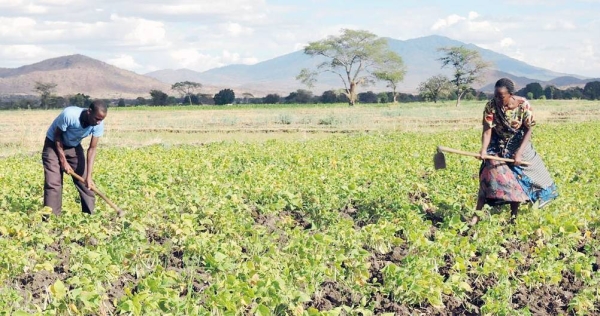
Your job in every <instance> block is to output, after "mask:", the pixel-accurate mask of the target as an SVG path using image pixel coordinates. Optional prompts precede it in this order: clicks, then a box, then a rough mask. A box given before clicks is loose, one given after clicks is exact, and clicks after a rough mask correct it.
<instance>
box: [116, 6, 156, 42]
mask: <svg viewBox="0 0 600 316" xmlns="http://www.w3.org/2000/svg"><path fill="white" fill-rule="evenodd" d="M110 18H111V20H112V21H115V22H117V23H116V26H117V27H119V28H120V29H121V32H123V33H124V35H123V36H122V40H123V41H124V42H123V44H124V45H142V46H163V45H165V44H167V43H166V41H165V40H166V30H165V26H164V24H163V23H162V22H158V21H150V20H146V19H140V18H132V17H120V16H118V15H116V14H113V15H111V17H110ZM113 28H114V31H116V32H118V31H119V30H117V29H116V28H115V27H113Z"/></svg>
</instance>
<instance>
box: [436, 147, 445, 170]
mask: <svg viewBox="0 0 600 316" xmlns="http://www.w3.org/2000/svg"><path fill="white" fill-rule="evenodd" d="M433 166H434V167H435V170H439V169H446V156H444V153H443V152H442V151H441V150H440V149H439V148H438V150H437V153H435V155H433Z"/></svg>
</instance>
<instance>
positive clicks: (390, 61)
mask: <svg viewBox="0 0 600 316" xmlns="http://www.w3.org/2000/svg"><path fill="white" fill-rule="evenodd" d="M377 68H378V69H377V70H376V71H375V72H373V75H374V76H375V78H377V79H378V80H381V81H383V82H385V83H386V84H387V87H388V88H390V89H392V96H393V98H394V99H393V101H394V103H396V102H398V101H397V99H398V91H397V89H398V85H399V84H400V82H402V81H403V80H404V75H405V74H406V67H404V62H403V61H402V57H400V55H398V54H396V53H395V52H393V51H388V52H387V54H385V55H384V57H383V59H382V61H381V63H380V64H379V65H378V67H377Z"/></svg>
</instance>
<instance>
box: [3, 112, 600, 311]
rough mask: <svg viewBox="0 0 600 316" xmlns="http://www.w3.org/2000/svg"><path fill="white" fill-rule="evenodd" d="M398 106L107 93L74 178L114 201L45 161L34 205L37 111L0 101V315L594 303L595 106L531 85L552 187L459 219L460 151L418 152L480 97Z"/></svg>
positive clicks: (597, 278) (465, 207) (472, 165)
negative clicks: (531, 199) (227, 103)
mask: <svg viewBox="0 0 600 316" xmlns="http://www.w3.org/2000/svg"><path fill="white" fill-rule="evenodd" d="M403 106H404V105H400V106H389V107H374V106H373V107H356V108H353V109H348V108H346V107H342V106H338V107H330V108H318V107H314V108H311V107H301V108H294V107H279V108H276V109H269V108H266V107H264V108H261V107H258V108H255V109H243V108H230V109H218V110H216V109H214V108H213V109H210V110H208V109H199V108H195V109H185V110H174V109H173V108H169V109H164V110H163V109H147V108H146V109H114V110H113V109H111V110H109V116H108V118H107V121H106V124H107V134H106V137H105V139H103V140H102V141H103V148H101V149H100V150H99V151H98V156H97V158H96V164H95V168H94V180H95V182H96V185H97V186H98V188H99V189H100V190H102V191H103V192H104V193H106V195H107V196H109V197H110V198H111V199H112V200H113V201H114V202H115V203H116V204H117V205H119V206H120V207H121V208H122V209H124V210H125V212H126V213H125V215H124V216H123V217H118V216H116V213H115V211H113V210H112V209H110V208H109V207H108V205H106V204H105V203H104V202H103V201H102V200H100V199H98V201H97V209H96V214H94V215H91V216H90V215H86V214H82V213H81V211H80V206H79V204H78V201H77V194H76V189H75V187H74V186H73V185H71V184H70V183H69V182H70V180H69V181H66V180H67V179H66V178H65V189H64V190H65V193H64V195H63V214H62V215H61V216H60V217H54V216H51V217H50V218H49V219H48V220H47V221H44V220H43V218H44V215H45V214H47V213H48V209H44V208H43V207H42V193H43V170H42V165H41V163H40V155H39V151H40V150H41V148H37V147H41V141H39V139H43V135H44V131H45V128H46V127H47V125H48V124H49V123H50V121H51V120H52V118H53V117H54V116H55V115H56V114H57V112H56V111H55V112H51V113H47V112H45V111H33V112H28V111H11V112H1V113H0V132H2V134H0V135H2V136H1V137H2V146H1V147H0V156H4V158H0V215H1V216H2V221H0V249H2V251H0V314H7V315H11V314H12V315H130V314H132V315H246V314H248V315H381V314H388V315H410V314H415V315H420V314H422V315H476V314H487V315H560V314H565V315H570V314H580V315H599V314H600V272H599V271H598V267H599V265H600V158H599V156H598V152H599V151H598V148H599V147H598V144H599V143H600V120H599V119H598V116H599V114H600V105H599V104H597V103H592V102H573V103H568V104H566V105H565V104H562V105H561V104H559V103H552V102H548V103H545V104H540V105H539V107H538V108H539V109H540V110H539V112H537V113H539V115H538V117H539V120H538V122H539V123H540V124H539V126H538V127H536V128H535V130H534V136H533V142H534V146H535V148H536V149H537V151H538V152H539V153H540V155H541V156H542V157H543V159H544V162H545V164H546V165H547V167H548V169H549V171H550V173H551V175H552V176H553V178H554V179H555V181H556V183H557V185H558V187H559V194H560V196H559V198H558V199H557V200H555V201H554V202H553V203H551V204H550V205H548V206H547V207H545V208H543V209H538V208H536V207H535V206H523V207H522V209H521V212H520V214H519V217H518V218H517V220H516V222H515V223H514V224H509V213H510V212H508V208H507V207H499V208H485V209H484V210H483V211H482V212H481V213H480V215H481V217H482V220H481V221H480V222H479V223H478V224H477V225H475V226H474V227H472V228H469V227H468V226H467V224H466V222H465V220H464V218H467V217H470V216H472V215H473V214H474V211H473V210H474V207H475V198H476V193H477V188H478V170H479V164H480V162H479V161H477V160H475V159H474V158H471V157H462V156H456V155H454V156H453V155H447V157H446V160H447V165H448V167H447V169H444V170H437V171H436V170H434V168H433V161H432V157H433V154H434V151H435V147H436V146H437V145H445V146H448V147H453V148H458V149H463V150H468V151H477V150H478V149H479V146H480V143H479V142H480V128H479V125H478V123H479V122H480V120H481V118H480V115H481V110H482V104H481V103H480V102H478V103H475V102H473V103H465V105H464V106H463V107H461V108H458V109H455V108H454V107H452V105H449V104H446V105H438V106H431V105H430V107H419V106H417V105H414V106H412V105H411V106H406V107H403ZM534 106H536V105H535V104H534ZM561 113H562V114H561ZM284 116H286V117H284ZM161 117H162V119H161ZM307 117H310V118H311V120H310V122H309V121H308V119H306V120H303V119H305V118H307ZM328 117H329V118H330V119H331V124H326V123H323V122H324V121H325V120H326V119H327V118H328ZM561 117H563V118H561ZM233 118H235V120H234V119H233ZM284 118H287V119H285V120H284ZM344 118H347V119H346V120H344ZM228 120H230V121H228ZM453 120H454V121H453ZM288 121H289V123H286V122H288ZM11 122H12V123H11ZM157 122H162V124H163V125H160V124H159V123H157ZM211 122H213V123H214V124H211ZM325 122H327V121H325ZM457 122H459V123H460V124H457ZM10 124H13V127H12V128H13V130H12V131H13V132H12V134H11V136H7V135H8V134H7V131H10V128H11V127H10V126H11V125H10ZM34 127H35V128H34ZM39 129H43V130H42V131H41V132H40V131H39ZM111 129H112V130H111ZM424 131H426V132H424ZM40 137H41V138H40ZM36 150H37V152H36ZM32 153H33V154H32Z"/></svg>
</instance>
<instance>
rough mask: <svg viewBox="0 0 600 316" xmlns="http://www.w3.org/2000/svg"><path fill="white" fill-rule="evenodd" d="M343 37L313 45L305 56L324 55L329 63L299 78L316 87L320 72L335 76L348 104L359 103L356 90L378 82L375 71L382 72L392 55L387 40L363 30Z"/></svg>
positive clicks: (306, 72)
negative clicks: (340, 83) (339, 82)
mask: <svg viewBox="0 0 600 316" xmlns="http://www.w3.org/2000/svg"><path fill="white" fill-rule="evenodd" d="M341 33H342V34H341V35H339V36H333V35H332V36H329V37H327V38H326V39H324V40H321V41H316V42H310V43H309V44H308V45H307V46H306V47H305V48H304V53H305V54H307V55H310V56H313V57H315V56H321V57H324V58H325V59H326V60H325V61H324V62H322V63H321V64H319V65H318V66H317V69H316V70H314V69H313V70H311V69H307V68H305V69H302V71H301V72H300V74H299V75H298V76H297V77H296V79H298V80H300V81H301V82H302V83H304V84H306V85H307V86H308V87H312V86H313V85H314V83H315V82H316V77H317V75H319V74H320V73H333V74H335V75H336V76H338V77H339V78H340V79H341V81H342V83H343V84H344V94H345V95H346V96H347V97H348V100H349V101H348V103H349V104H350V105H354V104H355V103H356V96H357V94H356V90H357V87H358V86H360V85H368V84H369V83H372V82H373V81H374V79H375V77H374V75H373V72H374V71H376V70H377V69H381V68H380V67H379V66H380V65H381V64H382V63H384V62H385V61H386V60H387V59H386V57H389V56H390V54H391V51H390V49H389V47H388V43H387V41H386V40H385V39H384V38H380V37H378V36H377V35H375V34H373V33H371V32H369V31H362V30H349V29H342V31H341Z"/></svg>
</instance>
